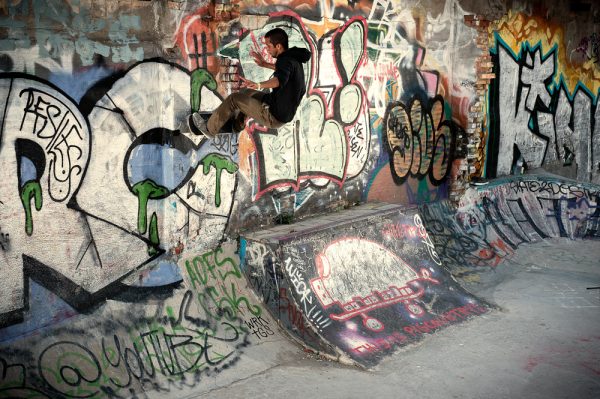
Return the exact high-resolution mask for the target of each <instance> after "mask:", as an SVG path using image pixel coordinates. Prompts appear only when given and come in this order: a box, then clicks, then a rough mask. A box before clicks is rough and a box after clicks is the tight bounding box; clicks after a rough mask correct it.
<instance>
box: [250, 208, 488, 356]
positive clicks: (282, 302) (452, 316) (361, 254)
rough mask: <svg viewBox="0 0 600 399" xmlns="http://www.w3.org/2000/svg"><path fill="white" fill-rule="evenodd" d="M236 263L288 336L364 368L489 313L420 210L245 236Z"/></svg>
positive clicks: (367, 212)
mask: <svg viewBox="0 0 600 399" xmlns="http://www.w3.org/2000/svg"><path fill="white" fill-rule="evenodd" d="M240 257H241V259H242V260H241V263H242V269H243V270H244V272H245V273H246V276H247V277H248V281H249V283H250V285H252V286H253V287H254V289H255V291H256V293H257V295H258V296H259V297H260V298H261V299H262V300H263V304H264V306H265V307H266V308H267V309H269V310H270V312H271V313H272V315H273V316H274V317H275V318H276V319H277V320H279V322H280V325H282V326H283V327H284V328H285V329H286V330H287V331H288V332H289V333H290V335H291V336H292V337H294V338H295V339H297V340H298V341H299V342H301V343H302V344H303V345H304V346H306V347H308V348H310V349H311V350H313V351H315V352H318V353H320V354H323V355H326V356H328V357H332V358H335V359H337V360H339V361H341V362H345V363H353V364H359V365H361V366H364V367H371V366H374V365H375V364H377V363H378V362H379V361H380V360H381V359H382V358H383V357H384V356H386V355H388V354H390V353H392V352H394V351H395V350H396V349H398V348H400V347H403V346H406V345H408V344H410V343H414V342H417V341H419V340H420V339H422V338H423V337H424V336H425V335H427V334H430V333H433V332H435V331H437V330H440V329H442V328H444V327H447V326H449V325H452V324H456V323H460V322H461V321H464V320H466V319H468V318H471V317H473V316H477V315H480V314H483V313H486V312H488V311H489V309H490V307H489V306H488V305H487V304H486V303H485V302H483V301H481V300H478V299H477V298H476V297H475V296H473V295H471V294H470V293H468V292H467V291H465V290H464V289H463V288H461V286H460V285H458V284H457V282H456V281H455V280H454V279H453V277H452V276H451V274H450V273H449V272H448V271H447V270H446V269H445V267H444V265H443V262H442V260H441V259H440V258H439V256H438V255H437V252H436V249H435V247H434V243H433V241H432V240H431V237H430V236H429V235H428V233H427V231H426V229H425V226H424V224H423V221H422V218H421V216H420V214H419V212H418V210H417V208H409V209H407V208H405V207H401V206H398V205H390V204H367V205H364V206H360V207H356V208H353V209H350V210H344V211H342V212H339V213H336V214H332V215H327V216H323V217H319V218H315V219H312V220H306V221H303V222H299V223H295V224H293V225H282V226H277V227H274V228H271V229H267V230H263V231H261V232H257V233H253V234H247V235H245V236H244V237H243V238H242V240H241V249H240Z"/></svg>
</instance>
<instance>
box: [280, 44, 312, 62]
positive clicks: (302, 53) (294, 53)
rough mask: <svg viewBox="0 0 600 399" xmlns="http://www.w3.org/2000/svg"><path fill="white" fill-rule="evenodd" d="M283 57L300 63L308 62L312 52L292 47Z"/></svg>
mask: <svg viewBox="0 0 600 399" xmlns="http://www.w3.org/2000/svg"><path fill="white" fill-rule="evenodd" d="M281 56H283V57H292V58H294V59H295V60H296V61H298V62H302V63H304V62H306V61H308V60H310V57H311V56H312V54H311V52H310V51H308V50H307V49H305V48H302V47H291V48H289V49H287V50H286V51H284V52H283V53H282V54H281Z"/></svg>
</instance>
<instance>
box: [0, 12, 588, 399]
mask: <svg viewBox="0 0 600 399" xmlns="http://www.w3.org/2000/svg"><path fill="white" fill-rule="evenodd" d="M217 3H218V4H214V3H213V2H208V1H207V2H197V1H184V0H180V1H160V2H158V1H135V0H131V1H115V0H111V1H108V0H106V1H91V0H79V1H78V0H43V1H42V0H28V1H25V0H10V1H5V2H2V3H0V69H1V70H2V72H3V73H2V74H1V75H0V93H1V95H0V98H1V99H2V100H3V101H0V118H1V119H0V120H1V124H0V129H1V130H0V174H1V176H0V270H2V279H1V280H0V293H1V295H0V341H2V343H1V344H0V345H2V348H1V352H0V370H4V371H6V370H11V373H14V375H13V374H11V376H13V377H14V378H12V377H11V378H12V379H6V378H5V379H4V380H1V381H0V388H2V387H4V389H7V390H12V389H17V388H18V389H25V388H26V387H30V388H31V387H36V388H35V389H38V390H41V391H43V392H46V393H47V395H48V396H50V397H57V395H58V394H57V392H60V394H62V395H65V396H76V394H75V392H76V391H77V390H84V391H85V390H91V391H89V392H92V391H93V397H103V395H104V396H110V395H111V392H120V393H119V394H120V395H122V396H134V395H136V393H139V392H143V391H144V390H152V389H153V387H154V385H153V384H163V383H164V384H166V385H164V386H169V384H170V383H171V382H173V381H181V378H182V376H184V375H188V376H191V375H199V374H197V373H196V372H204V371H206V370H208V369H211V370H213V369H214V367H212V365H211V363H210V362H207V363H205V367H204V366H202V367H200V366H198V365H197V364H193V363H194V359H192V360H190V362H191V363H190V364H188V366H189V368H188V367H186V366H181V367H180V368H179V369H177V370H175V369H173V368H165V367H166V366H164V365H161V366H160V367H158V365H157V366H156V367H157V369H158V368H161V371H160V372H158V371H157V373H156V374H152V375H151V376H149V377H148V376H145V377H143V376H141V375H140V372H139V371H140V369H139V368H137V369H136V368H135V367H133V366H131V367H133V368H131V367H130V366H127V364H128V360H127V359H126V355H125V348H126V345H125V344H121V343H117V342H121V341H119V340H112V341H111V342H114V343H115V344H114V347H113V349H114V350H113V352H111V350H112V349H111V350H107V349H106V342H104V341H102V339H101V337H103V336H105V335H106V334H107V333H108V332H111V333H112V334H114V337H121V335H123V336H125V335H127V336H131V334H134V335H133V337H135V336H136V335H135V334H138V333H140V331H141V334H145V333H147V332H148V331H155V330H156V329H150V330H148V329H147V328H146V327H144V328H142V327H140V325H141V324H140V323H142V322H143V323H150V324H152V323H151V321H152V320H154V321H155V322H157V323H159V324H160V323H163V322H165V320H167V319H165V317H167V316H169V313H168V309H169V306H171V307H172V308H178V306H179V305H180V304H181V303H187V302H185V301H188V300H189V299H187V298H189V296H190V294H188V292H189V291H190V290H191V291H192V296H193V297H194V298H196V299H197V298H200V299H199V300H198V302H197V303H195V306H196V307H198V309H204V308H205V305H204V302H203V299H202V298H204V297H203V295H204V296H206V295H209V293H210V295H211V296H210V298H212V300H213V301H216V303H218V304H219V305H218V306H217V307H219V306H225V305H223V304H225V303H228V302H227V301H228V300H231V301H233V303H235V304H236V305H235V306H233V305H232V306H233V308H234V309H239V306H238V305H240V304H245V303H248V304H249V307H250V309H249V310H246V312H245V313H241V314H239V313H238V312H237V310H235V311H232V312H233V313H232V315H231V320H229V321H227V322H228V323H230V324H232V323H233V324H235V323H238V324H239V325H242V326H243V325H244V323H245V322H248V323H249V325H252V326H257V325H258V324H256V322H255V321H252V318H254V319H256V318H257V317H258V316H260V315H261V313H260V312H261V311H259V310H257V309H260V308H255V307H252V306H259V305H257V304H254V305H252V304H250V299H249V298H246V301H244V300H241V299H240V295H242V294H234V293H232V292H231V289H230V287H231V286H230V284H229V281H225V280H227V278H236V277H237V276H238V273H236V269H235V266H232V265H235V264H236V263H235V261H234V260H232V261H231V262H227V265H228V267H229V268H230V269H227V271H226V272H224V273H223V274H220V275H218V274H216V272H214V270H213V269H214V267H216V266H215V265H217V264H221V263H222V262H224V259H225V258H227V259H235V257H236V256H237V255H236V254H235V249H231V248H229V247H228V248H229V249H228V250H227V251H226V252H227V256H225V255H223V256H224V257H221V255H220V253H221V252H219V251H221V248H222V247H221V246H220V244H222V243H223V241H224V240H225V239H226V238H227V237H235V236H236V234H237V232H238V231H239V230H240V229H245V228H254V227H258V226H260V225H264V224H272V223H274V222H276V221H289V219H290V218H293V219H299V218H302V217H305V216H309V215H315V214H320V213H324V212H330V211H332V210H338V209H341V208H343V207H345V206H349V205H353V204H356V203H359V202H366V201H374V200H384V201H389V202H395V203H405V204H413V203H423V202H428V201H436V200H441V199H445V198H449V197H450V198H452V199H457V198H458V196H460V194H461V193H462V191H463V189H464V186H465V184H466V182H467V180H468V177H469V175H487V176H493V175H495V174H498V175H501V174H508V173H512V171H514V170H517V169H518V168H516V167H515V166H516V165H517V161H518V160H519V154H520V156H521V157H522V159H523V161H524V162H525V164H526V165H527V166H528V167H529V168H534V167H549V168H551V169H552V171H554V172H557V173H560V174H563V175H573V176H576V177H577V178H578V179H581V180H585V181H590V180H592V181H597V179H598V170H597V169H598V167H597V164H598V160H597V158H594V156H595V154H596V153H597V152H598V151H600V144H599V141H598V140H599V138H600V134H597V133H595V130H596V129H598V126H600V125H599V124H596V123H595V120H596V119H597V118H596V114H597V112H596V111H597V107H596V95H597V92H598V87H599V86H598V67H597V63H596V61H597V57H598V51H597V49H598V46H597V44H598V24H597V23H596V24H594V23H593V21H594V20H597V15H598V10H597V6H596V5H595V4H592V5H591V6H590V9H589V10H585V4H590V3H591V2H585V1H581V2H578V4H580V7H583V8H584V10H583V11H581V10H577V9H576V10H572V11H569V5H568V4H566V3H564V4H563V3H559V4H557V5H553V6H551V7H552V8H551V9H544V8H543V7H542V6H540V5H537V3H523V4H521V3H519V2H511V3H510V5H509V4H505V3H501V2H496V1H489V2H488V3H487V4H485V5H483V4H481V3H480V2H475V1H463V2H461V1H457V0H446V1H443V0H441V1H440V0H437V1H434V0H427V1H332V2H317V1H293V2H287V1H286V2H276V1H275V2H274V1H235V2H229V1H222V2H217ZM565 10H566V11H565ZM569 12H571V14H569ZM471 15H476V16H477V19H474V18H472V17H469V16H471ZM575 16H576V17H577V22H576V23H574V22H573V18H574V17H575ZM594 18H595V19H594ZM465 21H471V22H468V23H466V22H465ZM473 21H475V22H477V21H488V22H487V23H478V22H477V23H475V22H473ZM280 25H281V26H284V27H285V28H286V29H287V31H288V33H289V35H290V38H291V43H292V45H297V46H303V47H307V48H309V49H311V51H312V52H313V59H312V62H311V63H310V64H309V65H308V66H307V67H306V76H307V86H308V91H307V95H306V97H305V98H304V99H303V102H302V104H301V106H300V108H299V111H298V114H297V117H296V119H295V120H294V121H292V122H291V123H289V124H287V125H286V126H284V127H282V128H281V129H279V132H278V134H277V135H276V136H275V135H273V134H271V133H272V132H268V131H265V129H264V128H262V127H261V126H260V125H258V124H255V123H253V122H250V123H248V125H247V126H246V129H245V130H244V132H242V133H241V134H240V135H231V134H224V135H221V136H219V138H218V139H216V140H215V141H206V140H202V139H201V138H199V137H197V136H193V135H189V134H179V135H178V134H177V132H178V129H179V126H180V124H181V123H182V122H184V121H185V119H186V117H187V115H188V114H189V113H190V112H191V110H192V108H199V109H201V110H205V111H210V110H212V109H214V108H215V107H216V106H218V104H219V103H220V102H221V100H222V99H223V98H224V97H225V96H226V95H227V94H229V93H231V92H233V91H235V90H236V89H237V86H236V85H237V83H236V82H237V78H236V76H237V75H238V74H243V75H244V76H246V77H248V78H250V79H261V80H265V79H266V78H267V77H268V76H269V74H268V72H267V71H264V70H261V69H260V68H259V67H257V66H256V65H255V64H254V63H253V62H252V61H251V59H250V57H249V56H248V54H249V51H250V50H251V49H257V50H260V51H263V50H264V48H263V45H262V41H261V39H262V35H263V34H264V33H265V32H266V31H267V30H269V29H270V28H272V27H274V26H280ZM482 32H483V33H482ZM482 35H483V38H484V40H483V41H482V40H481V37H482ZM486 57H487V58H486ZM488 58H489V60H488ZM482 60H483V61H482ZM482 62H484V63H489V62H491V63H492V64H493V65H492V66H485V65H484V66H482V64H481V63H482ZM485 68H488V69H489V70H487V69H485ZM490 74H492V75H494V76H495V79H492V78H491V77H490V76H483V75H490ZM488 82H491V83H490V85H489V86H488V84H487V83H488ZM517 111H518V112H517ZM567 120H568V122H567ZM513 144H517V147H516V148H518V152H517V151H515V146H514V145H513ZM206 254H209V255H206ZM210 254H213V255H210ZM215 254H217V255H215ZM205 255H206V256H205ZM211 256H212V257H211ZM198 257H199V258H198ZM197 258H198V259H204V261H201V260H196V262H195V263H196V264H199V265H204V266H202V267H205V268H206V269H205V273H209V272H208V271H207V270H208V269H210V270H213V272H210V273H209V274H210V275H211V277H213V276H214V277H215V278H219V276H220V278H221V280H222V281H221V282H222V283H223V284H221V285H222V286H224V287H225V286H226V287H227V289H228V290H229V291H222V292H221V293H218V292H217V291H215V289H216V288H214V287H216V286H217V285H215V284H216V283H215V284H213V285H210V284H209V285H207V284H208V283H207V281H209V280H207V279H206V278H203V279H200V280H199V281H201V282H202V283H203V285H202V286H200V285H197V284H196V285H195V284H194V282H193V281H190V279H191V280H194V278H188V277H189V270H193V269H189V268H188V267H187V266H188V263H189V262H191V264H194V260H195V259H197ZM210 259H212V260H210ZM240 284H241V283H240ZM210 287H213V288H210ZM233 287H234V288H235V287H238V285H236V284H234V286H233ZM194 290H200V291H199V293H200V294H198V292H196V291H194ZM194 292H195V293H194ZM236 292H237V291H236ZM198 295H200V296H198ZM215 295H217V296H215ZM236 295H237V296H236ZM232 296H233V298H236V299H235V300H233V299H231V298H232ZM217 297H219V298H221V299H223V300H224V301H225V302H223V301H221V300H220V299H219V300H217V299H216V298H217ZM224 298H229V299H228V300H225V299H224ZM244 298H245V297H244ZM132 303H133V305H132ZM240 306H241V305H240ZM132 312H133V313H132ZM203 312H204V310H203ZM132 314H134V315H135V317H132ZM198 317H200V316H198ZM202 317H204V318H205V320H207V322H208V323H209V325H210V326H211V328H212V329H213V330H211V331H212V332H211V334H213V336H218V334H219V331H222V330H219V328H225V330H226V332H227V333H231V331H232V330H231V328H233V329H234V330H235V332H236V334H238V335H239V336H236V339H238V338H239V339H240V340H242V342H246V341H245V340H244V339H243V335H246V334H247V335H251V333H250V332H249V331H251V329H249V327H244V328H239V329H238V328H236V327H231V328H230V327H224V325H223V324H221V321H222V320H221V319H219V317H220V316H219V314H218V312H217V315H216V316H215V315H211V314H210V312H209V314H205V315H204V316H202ZM138 318H139V320H138ZM215 318H216V319H215ZM149 320H150V321H149ZM194 320H196V321H197V319H194ZM215 320H216V321H215ZM213 322H214V323H213ZM115 323H116V324H115ZM165 323H166V322H165ZM211 323H212V324H211ZM267 323H268V322H267ZM238 324H235V325H238ZM259 324H260V323H259ZM144 325H146V324H144ZM170 326H171V327H172V328H175V329H177V328H179V327H181V326H180V325H177V324H173V323H171V324H170ZM246 326H248V325H246ZM261 326H262V324H261ZM156 328H157V329H159V330H160V331H162V328H163V326H162V325H160V326H158V327H156ZM260 328H262V331H263V332H264V331H265V329H264V327H260ZM134 330H135V331H136V332H135V333H133V332H132V331H134ZM84 332H85V333H84ZM171 334H174V332H173V331H171ZM146 336H147V335H144V337H146ZM196 338H198V339H203V338H202V337H201V336H198V337H196ZM119 339H120V338H119ZM258 339H259V334H257V335H256V337H255V340H258ZM131 340H132V342H136V343H135V344H133V343H132V345H134V346H135V348H137V349H138V350H140V351H141V346H140V345H141V344H142V343H143V338H142V339H141V340H139V339H137V338H131ZM61 342H67V344H68V345H69V348H70V349H72V350H71V351H67V352H69V353H73V356H72V357H70V358H68V359H67V358H65V359H67V360H65V361H66V365H68V366H69V367H73V368H74V369H75V370H83V369H79V368H78V367H80V366H81V367H83V365H84V364H88V365H89V364H92V365H95V364H99V363H96V361H94V359H96V360H97V361H98V362H101V361H103V360H101V359H102V357H103V356H104V358H105V359H104V360H106V361H108V362H109V363H108V364H106V363H104V364H103V366H102V367H101V368H100V370H99V371H98V370H96V369H94V368H92V369H91V370H88V369H85V370H84V371H81V373H82V374H77V375H79V376H82V375H83V376H85V377H86V378H83V379H82V378H79V379H76V380H77V381H76V382H74V380H69V377H64V376H63V375H62V374H61V372H59V371H60V370H63V368H62V366H65V364H62V365H61V364H57V363H53V365H54V366H53V367H55V368H54V369H53V371H52V373H53V374H52V375H53V377H52V378H56V380H54V381H51V379H49V378H50V377H48V376H44V373H40V371H39V370H42V369H43V370H46V366H45V363H44V362H45V361H47V360H48V359H52V362H54V358H55V357H52V356H51V357H46V356H50V354H51V351H52V350H58V349H60V350H63V349H64V348H63V349H61V348H60V345H63V344H61ZM128 342H129V341H128ZM251 342H252V341H251ZM111 345H112V344H111ZM232 345H233V348H234V349H235V353H238V352H237V349H238V348H239V347H238V346H236V345H237V344H235V345H234V344H232ZM248 345H251V343H250V344H248ZM117 347H120V348H122V349H123V352H122V353H121V357H120V359H122V361H123V362H122V363H118V364H120V365H117V366H114V367H112V366H111V365H114V364H117V359H118V358H119V355H118V354H117V355H115V356H116V357H114V358H113V357H110V356H109V355H108V353H118V350H117V349H116V348H117ZM57 348H58V349H57ZM196 348H198V347H197V346H196ZM131 349H132V350H133V347H131ZM172 349H173V348H172ZM234 349H232V351H234ZM82 351H83V352H85V354H86V355H85V356H83V357H82V356H80V355H81V354H82ZM115 351H116V352H115ZM172 353H175V352H172ZM223 353H225V352H223ZM226 353H229V351H227V352H226ZM131 354H132V355H131V356H133V352H131ZM139 356H142V355H139ZM145 356H147V357H148V358H153V357H155V354H153V353H150V352H148V353H146V355H145ZM84 358H85V359H88V360H85V361H81V359H84ZM77 359H80V360H77ZM89 359H91V360H89ZM232 364H233V363H232ZM223 365H225V364H223ZM223 365H221V366H223ZM226 365H228V366H230V365H231V364H230V363H226ZM104 366H106V367H104ZM123 367H125V369H123ZM203 367H204V368H203ZM215 367H216V368H217V369H218V367H220V366H218V365H217V366H215ZM119 368H121V369H120V371H118V370H119ZM57 370H58V371H57ZM123 370H128V372H127V374H128V375H129V376H130V377H131V378H130V380H129V382H128V383H125V382H123V381H120V380H119V382H118V383H115V381H116V380H114V378H113V379H112V380H111V377H114V375H116V374H115V373H117V374H118V373H119V372H122V371H123ZM132 370H133V371H132ZM87 372H89V373H91V374H86V373H87ZM111 373H112V374H111ZM0 375H3V374H2V373H1V372H0ZM71 377H73V376H71ZM146 377H147V378H146ZM60 378H63V380H62V381H61V380H60ZM65 378H66V380H65ZM73 378H74V377H73ZM144 378H146V379H144ZM90 381H92V382H90ZM88 383H89V384H91V385H90V386H87V385H86V384H88ZM66 386H70V387H71V388H69V389H74V390H71V391H68V392H67V391H65V389H66V388H65V387H66ZM31 389H33V388H31ZM154 389H158V388H156V387H154ZM8 392H10V393H11V394H12V393H13V391H8ZM32 392H33V391H32ZM85 392H88V391H85ZM89 392H88V393H89ZM40 395H42V393H40Z"/></svg>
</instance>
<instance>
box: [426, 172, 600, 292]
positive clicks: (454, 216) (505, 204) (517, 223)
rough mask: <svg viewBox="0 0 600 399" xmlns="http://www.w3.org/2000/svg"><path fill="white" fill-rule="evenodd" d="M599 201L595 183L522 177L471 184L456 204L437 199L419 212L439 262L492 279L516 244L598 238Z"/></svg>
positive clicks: (460, 273)
mask: <svg viewBox="0 0 600 399" xmlns="http://www.w3.org/2000/svg"><path fill="white" fill-rule="evenodd" d="M599 199H600V187H599V186H597V185H592V184H583V183H578V182H576V181H574V180H568V179H564V178H561V177H555V176H550V175H527V176H520V177H513V178H504V179H497V180H494V181H491V182H489V183H487V184H485V185H481V186H473V187H471V188H470V189H469V190H467V192H466V194H465V195H464V196H463V198H462V200H461V202H460V204H459V206H458V207H457V208H454V207H453V206H451V205H450V204H449V203H447V202H440V203H434V204H425V205H422V206H421V207H420V209H419V211H420V214H421V216H422V218H423V222H424V224H425V226H426V228H427V231H428V233H429V234H430V236H431V237H432V239H433V241H434V243H435V248H436V251H437V254H438V256H439V257H440V260H441V261H442V262H443V264H444V265H445V266H446V267H448V268H449V269H450V271H451V272H452V274H453V275H454V276H455V277H458V278H460V279H461V280H462V281H464V282H466V283H477V282H482V281H487V280H490V279H491V278H493V277H494V275H495V274H496V271H497V270H498V267H499V266H500V265H501V264H502V263H503V262H504V261H506V260H508V259H511V258H512V257H513V256H514V254H515V251H516V250H517V248H519V247H527V246H534V245H537V246H539V245H552V244H553V243H556V242H561V241H566V242H569V241H573V240H576V241H579V240H598V239H599V238H600V206H599V205H598V204H599ZM599 245H600V243H599ZM596 285H600V284H596Z"/></svg>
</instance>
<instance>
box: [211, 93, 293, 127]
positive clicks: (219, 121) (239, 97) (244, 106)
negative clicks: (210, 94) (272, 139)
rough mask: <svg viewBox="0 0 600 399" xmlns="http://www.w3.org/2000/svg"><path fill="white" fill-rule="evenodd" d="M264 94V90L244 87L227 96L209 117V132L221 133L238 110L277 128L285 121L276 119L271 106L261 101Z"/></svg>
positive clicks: (265, 124) (263, 123) (261, 122)
mask: <svg viewBox="0 0 600 399" xmlns="http://www.w3.org/2000/svg"><path fill="white" fill-rule="evenodd" d="M264 95H265V93H263V92H262V91H257V90H251V89H242V90H240V91H239V92H237V93H233V94H231V95H229V96H227V98H226V99H225V100H224V101H223V102H222V103H221V105H219V107H217V109H216V110H214V111H213V114H212V115H211V116H210V118H209V119H208V123H207V126H208V131H209V133H211V134H217V133H219V131H220V130H221V128H222V127H223V125H224V124H225V123H226V122H227V121H228V120H229V119H231V118H232V117H235V116H236V115H237V111H239V112H241V113H242V114H244V115H246V116H249V117H251V118H254V120H256V121H257V122H258V123H260V124H261V125H263V126H265V127H268V128H275V129H276V128H278V127H280V126H282V125H283V123H281V122H279V121H278V120H277V119H275V117H273V115H271V112H269V106H268V105H267V104H265V103H263V102H262V101H261V99H262V97H263V96H264Z"/></svg>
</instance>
